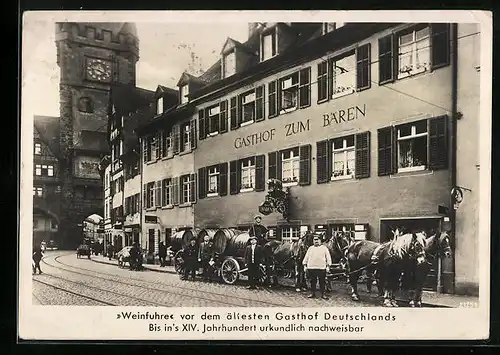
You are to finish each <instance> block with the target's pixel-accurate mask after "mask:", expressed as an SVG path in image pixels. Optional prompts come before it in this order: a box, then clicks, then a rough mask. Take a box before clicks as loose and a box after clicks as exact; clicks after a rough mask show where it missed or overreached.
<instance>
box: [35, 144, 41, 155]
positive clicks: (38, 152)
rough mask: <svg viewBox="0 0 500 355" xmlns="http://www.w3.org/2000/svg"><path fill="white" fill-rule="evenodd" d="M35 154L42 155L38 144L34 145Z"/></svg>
mask: <svg viewBox="0 0 500 355" xmlns="http://www.w3.org/2000/svg"><path fill="white" fill-rule="evenodd" d="M35 154H37V155H40V154H42V145H41V144H40V143H35Z"/></svg>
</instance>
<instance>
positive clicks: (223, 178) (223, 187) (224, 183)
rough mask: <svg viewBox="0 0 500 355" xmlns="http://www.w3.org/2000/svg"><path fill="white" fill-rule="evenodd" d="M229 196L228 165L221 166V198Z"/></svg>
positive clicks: (222, 164) (221, 164)
mask: <svg viewBox="0 0 500 355" xmlns="http://www.w3.org/2000/svg"><path fill="white" fill-rule="evenodd" d="M226 195H227V163H220V164H219V196H226Z"/></svg>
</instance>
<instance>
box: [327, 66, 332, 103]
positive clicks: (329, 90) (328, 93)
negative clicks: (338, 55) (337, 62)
mask: <svg viewBox="0 0 500 355" xmlns="http://www.w3.org/2000/svg"><path fill="white" fill-rule="evenodd" d="M327 71H328V89H327V98H328V100H330V99H331V98H332V95H333V60H332V59H330V60H328V68H327Z"/></svg>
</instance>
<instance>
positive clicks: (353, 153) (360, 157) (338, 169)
mask: <svg viewBox="0 0 500 355" xmlns="http://www.w3.org/2000/svg"><path fill="white" fill-rule="evenodd" d="M316 168H317V171H316V177H317V183H318V184H322V183H326V182H328V181H332V180H340V179H351V178H357V179H361V178H367V177H369V176H370V132H362V133H358V134H355V135H349V136H344V137H338V138H334V139H329V140H324V141H321V142H318V143H317V144H316Z"/></svg>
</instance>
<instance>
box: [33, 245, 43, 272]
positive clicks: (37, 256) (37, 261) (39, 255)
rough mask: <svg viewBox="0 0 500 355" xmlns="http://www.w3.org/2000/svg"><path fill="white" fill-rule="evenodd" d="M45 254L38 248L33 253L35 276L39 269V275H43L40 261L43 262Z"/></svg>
mask: <svg viewBox="0 0 500 355" xmlns="http://www.w3.org/2000/svg"><path fill="white" fill-rule="evenodd" d="M42 257H43V254H42V250H41V248H36V249H35V251H34V252H33V275H35V274H36V270H37V269H38V273H39V274H41V273H42V270H41V269H40V260H42Z"/></svg>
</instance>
